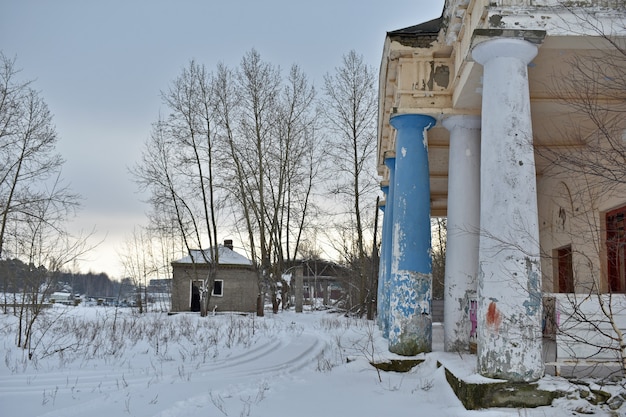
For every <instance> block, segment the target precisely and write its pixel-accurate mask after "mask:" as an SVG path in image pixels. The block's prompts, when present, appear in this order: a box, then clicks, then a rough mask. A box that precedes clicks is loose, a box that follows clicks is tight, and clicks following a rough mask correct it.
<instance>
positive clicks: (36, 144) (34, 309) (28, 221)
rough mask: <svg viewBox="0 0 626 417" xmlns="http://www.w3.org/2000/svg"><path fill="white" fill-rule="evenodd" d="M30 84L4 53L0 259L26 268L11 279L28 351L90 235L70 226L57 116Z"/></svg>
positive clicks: (70, 198)
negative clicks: (58, 280) (51, 297)
mask: <svg viewBox="0 0 626 417" xmlns="http://www.w3.org/2000/svg"><path fill="white" fill-rule="evenodd" d="M31 85H32V82H30V81H22V80H20V79H19V70H18V69H17V67H16V59H10V58H8V57H6V56H5V55H4V54H2V53H1V52H0V259H8V258H10V257H12V258H16V259H20V260H23V261H24V262H25V263H27V264H28V265H29V271H28V272H27V273H26V274H25V275H22V276H21V280H20V281H18V282H13V283H11V284H12V285H11V287H12V288H13V290H14V291H15V292H16V295H15V296H14V300H13V301H14V305H15V310H14V311H15V313H16V315H17V316H18V321H19V326H18V334H17V339H16V341H17V344H18V346H22V347H24V348H29V349H30V346H31V342H32V337H33V335H32V329H33V324H34V323H35V321H36V320H37V318H38V317H39V315H40V313H41V312H42V308H43V305H44V296H45V295H46V293H47V292H49V291H50V290H52V289H53V284H54V283H55V281H54V277H55V274H58V273H59V272H60V271H61V269H62V268H66V267H67V266H68V265H71V264H72V263H73V262H74V261H76V260H77V259H78V258H80V257H81V256H82V255H84V254H85V252H86V251H88V250H89V249H90V248H89V247H88V244H87V242H88V238H89V235H88V236H78V237H76V236H71V235H70V234H69V233H68V232H67V230H66V229H65V222H66V220H68V218H69V217H70V216H71V215H72V214H74V212H75V210H76V209H77V207H78V205H79V197H78V195H76V194H74V193H73V192H72V191H71V190H70V189H69V187H67V186H66V185H64V184H63V181H62V179H61V168H62V165H63V159H62V158H61V156H60V155H59V154H58V153H56V151H55V146H56V142H57V134H56V131H55V129H54V125H53V122H52V114H51V113H50V111H49V109H48V106H47V105H46V103H45V101H44V100H43V99H42V97H41V96H40V94H39V93H38V92H37V91H36V90H34V89H33V88H32V87H31ZM9 248H10V250H9ZM18 291H19V293H20V294H19V297H18V296H17V292H18ZM5 303H6V297H5ZM5 311H6V310H5ZM31 353H32V352H31Z"/></svg>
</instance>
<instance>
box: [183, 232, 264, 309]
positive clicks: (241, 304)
mask: <svg viewBox="0 0 626 417" xmlns="http://www.w3.org/2000/svg"><path fill="white" fill-rule="evenodd" d="M204 254H205V255H206V256H203V255H202V251H201V250H193V251H191V253H190V255H189V256H185V257H184V258H182V259H179V260H177V261H174V262H172V269H173V279H172V309H171V311H172V312H181V311H200V302H199V301H200V289H201V288H202V283H203V281H204V280H205V279H206V278H207V276H208V273H209V266H210V263H207V262H206V261H205V257H206V259H208V260H209V262H210V261H211V259H212V256H211V250H208V249H206V250H204ZM218 263H219V266H218V270H217V276H216V278H215V281H214V284H213V290H212V293H211V300H210V303H209V309H210V310H215V311H241V312H254V311H256V300H257V295H258V293H259V286H258V283H257V275H256V272H255V270H254V266H253V264H252V261H250V260H249V259H248V258H246V257H245V256H243V255H241V254H239V253H237V252H235V251H234V250H233V245H232V240H225V241H224V245H219V246H218Z"/></svg>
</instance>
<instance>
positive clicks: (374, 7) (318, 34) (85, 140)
mask: <svg viewBox="0 0 626 417" xmlns="http://www.w3.org/2000/svg"><path fill="white" fill-rule="evenodd" d="M443 3H444V0H395V1H394V2H385V1H381V0H379V1H374V0H315V1H309V2H304V1H293V0H263V1H261V0H229V1H213V0H176V1H174V0H171V1H166V0H93V1H91V0H73V1H71V0H55V1H51V0H47V1H46V0H0V50H1V51H2V52H3V53H4V54H5V55H7V56H9V57H17V64H18V67H19V68H22V69H23V71H22V73H21V75H22V77H23V79H34V80H35V84H34V87H35V89H37V90H39V91H40V92H41V95H42V97H43V98H44V100H45V101H46V102H47V104H48V106H49V108H50V110H51V112H52V113H53V114H54V123H55V125H56V129H57V133H58V134H59V137H60V141H59V144H58V147H57V150H58V151H59V152H60V153H61V154H62V155H63V157H64V158H65V160H66V163H65V165H64V170H63V177H64V178H65V179H66V180H67V181H68V182H70V183H71V185H72V189H73V190H74V191H76V192H78V193H80V194H81V195H82V197H83V198H84V200H83V207H82V210H81V211H80V213H79V216H78V217H77V218H76V219H75V220H74V222H73V224H72V228H73V229H74V230H80V229H83V230H91V229H92V228H93V227H96V229H97V236H96V239H102V238H104V237H105V236H106V240H105V241H104V242H103V243H102V244H101V245H100V246H99V248H98V249H97V250H95V251H94V252H93V253H92V254H91V255H90V259H89V260H87V261H86V262H84V263H82V264H81V265H80V267H81V270H82V271H83V272H86V271H88V270H92V271H94V272H106V273H108V274H109V275H110V276H112V277H114V278H121V277H122V274H123V270H122V267H121V265H120V262H119V259H118V256H117V252H116V251H119V250H120V249H121V248H122V246H123V242H124V240H125V238H126V236H128V235H129V234H130V233H131V232H132V229H133V226H134V225H138V224H145V215H144V213H145V212H146V211H147V210H148V207H147V206H146V205H145V204H144V203H142V201H141V200H142V197H141V196H139V195H138V194H137V189H136V186H135V184H134V182H133V181H132V178H131V177H130V176H129V174H128V168H129V167H131V166H133V165H134V164H135V163H136V162H137V161H138V160H139V156H140V153H141V149H142V147H143V144H144V142H145V140H146V138H147V137H148V135H149V132H150V127H151V123H152V122H154V121H155V120H157V118H158V116H159V112H160V111H163V110H164V107H163V106H162V104H161V101H160V97H159V93H160V91H161V90H165V89H166V88H167V87H168V84H169V82H170V81H172V80H173V79H174V78H175V77H176V76H178V74H179V73H180V71H181V69H182V68H183V67H185V66H186V65H187V64H188V62H189V60H191V59H195V60H196V61H197V62H198V63H200V64H205V65H206V66H207V68H208V69H209V70H213V69H214V68H215V66H216V64H217V63H218V62H224V63H225V64H227V65H228V66H231V67H235V66H237V65H238V64H239V62H240V60H241V58H242V57H243V55H244V54H245V53H246V52H247V51H249V50H250V49H252V48H255V49H256V50H257V51H258V52H259V53H260V54H261V57H262V59H263V60H265V61H269V62H272V63H273V64H275V65H280V66H281V68H282V69H283V70H285V71H286V70H287V69H288V68H289V67H290V66H291V64H293V63H296V64H298V65H299V66H300V67H301V68H302V70H303V71H304V72H305V73H307V74H308V76H309V77H310V79H311V80H312V81H313V82H314V83H315V84H316V85H317V86H320V85H321V79H322V76H323V75H324V74H325V73H327V72H332V71H333V70H334V68H335V67H337V66H339V65H340V63H341V62H340V61H341V57H342V55H344V54H345V53H347V52H349V51H350V50H351V49H354V50H355V51H356V52H357V53H359V54H362V55H363V56H364V57H365V59H366V60H367V61H368V63H369V64H370V65H372V66H374V67H375V68H376V69H378V68H379V65H380V59H381V56H382V47H383V43H384V39H385V33H386V32H387V31H391V30H396V29H400V28H403V27H407V26H412V25H415V24H418V23H422V22H425V21H427V20H430V19H434V18H436V17H438V16H440V15H441V11H442V10H443Z"/></svg>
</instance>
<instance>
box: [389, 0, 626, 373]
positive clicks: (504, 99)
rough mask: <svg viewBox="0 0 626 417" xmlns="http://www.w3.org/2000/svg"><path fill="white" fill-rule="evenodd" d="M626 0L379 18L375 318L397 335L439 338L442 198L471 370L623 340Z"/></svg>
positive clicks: (456, 7)
mask: <svg viewBox="0 0 626 417" xmlns="http://www.w3.org/2000/svg"><path fill="white" fill-rule="evenodd" d="M625 9H626V7H625V4H624V1H599V0H587V1H577V2H562V1H556V0H447V1H446V2H445V6H444V10H443V14H442V16H441V18H439V19H435V20H432V21H429V22H426V23H423V24H418V25H416V26H413V27H408V28H405V29H400V30H395V31H392V32H388V34H387V37H386V40H385V46H384V51H383V56H382V63H381V69H380V87H379V127H378V173H379V175H380V176H381V178H382V182H381V188H382V190H383V191H384V193H385V203H384V222H383V240H382V253H381V267H380V274H379V275H380V279H379V295H378V299H379V310H378V313H379V315H378V322H379V325H380V326H381V328H382V330H383V332H384V334H385V336H386V337H388V340H389V349H390V350H391V351H392V352H396V353H399V354H403V355H414V354H417V353H420V352H428V351H430V350H431V349H432V333H431V329H432V327H431V325H432V323H431V322H432V317H431V307H430V302H431V299H430V298H431V292H430V291H431V269H430V268H431V265H430V249H431V246H430V245H431V243H430V222H429V219H430V216H447V219H448V234H447V251H446V254H447V260H446V288H445V312H444V328H445V330H444V333H445V348H446V350H448V351H465V350H469V346H470V342H471V341H475V343H476V346H477V354H476V356H477V369H478V371H479V373H481V374H482V375H484V376H487V377H494V378H502V379H507V380H510V381H533V380H536V379H538V378H540V377H541V376H542V375H543V374H544V370H545V366H546V362H548V363H553V362H554V363H557V364H567V363H570V362H568V361H573V362H571V363H577V362H585V363H586V362H591V361H592V360H594V359H597V360H599V361H607V360H614V361H618V362H619V361H620V360H622V359H623V358H624V355H625V354H626V352H625V351H624V350H623V349H624V348H621V349H620V346H619V344H618V343H619V337H618V339H617V340H611V338H610V337H609V336H616V335H619V333H616V332H617V329H619V328H621V329H624V328H626V317H625V316H624V312H623V310H624V309H625V308H626V299H625V297H626V295H625V294H626V273H625V271H626V252H625V247H626V233H625V232H624V216H625V215H626V178H625V176H624V173H625V172H626V168H625V166H626V161H625V160H624V155H625V153H624V150H625V149H626V133H625V132H626V130H625V129H626V117H624V115H625V114H626V113H625V111H626V82H625V80H624V74H626V55H625V52H624V51H626V49H625V46H626V10H625ZM620 48H621V49H620ZM544 304H545V308H544ZM603 305H604V306H605V307H607V306H610V307H611V309H612V310H611V311H607V310H604V313H607V314H603V310H602V308H601V307H602V306H603ZM474 306H476V309H474V308H473V307H474ZM470 312H475V317H476V323H475V326H472V323H471V314H470ZM580 312H585V314H586V315H587V316H586V317H583V316H581V315H580V314H579V313H580ZM555 328H556V330H554V333H552V332H553V329H555ZM473 331H474V332H475V334H472V332H473ZM544 332H545V335H546V336H554V338H555V340H556V354H555V356H554V357H551V358H548V357H546V356H545V352H544V351H543V338H544ZM602 332H605V333H606V334H605V335H604V336H603V335H602V334H601V333H602ZM474 338H475V339H474ZM622 339H623V338H622ZM583 360H584V361H583Z"/></svg>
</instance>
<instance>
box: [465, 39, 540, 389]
mask: <svg viewBox="0 0 626 417" xmlns="http://www.w3.org/2000/svg"><path fill="white" fill-rule="evenodd" d="M536 53H537V47H536V46H535V45H533V44H531V43H529V42H526V41H523V40H520V39H511V38H497V39H491V40H487V41H485V42H484V43H480V44H478V45H477V46H476V47H475V48H474V50H473V51H472V55H473V57H474V59H475V60H476V62H478V63H479V64H482V65H483V80H484V82H483V102H482V135H481V141H482V144H481V201H480V204H481V217H480V227H481V235H480V244H479V247H480V249H479V259H480V261H479V267H480V269H479V275H478V279H479V284H478V331H477V344H478V351H477V359H478V371H479V372H480V374H481V375H483V376H486V377H490V378H502V379H507V380H510V381H519V382H528V381H535V380H537V379H539V378H541V377H542V376H543V370H544V364H543V358H542V331H541V271H540V263H539V259H540V258H539V227H538V223H539V221H538V217H537V191H536V178H535V164H534V153H533V148H532V138H533V134H532V123H531V115H530V97H529V92H528V72H527V64H528V63H529V62H530V61H531V60H532V59H533V57H534V56H535V55H536ZM520 162H521V163H520Z"/></svg>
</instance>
